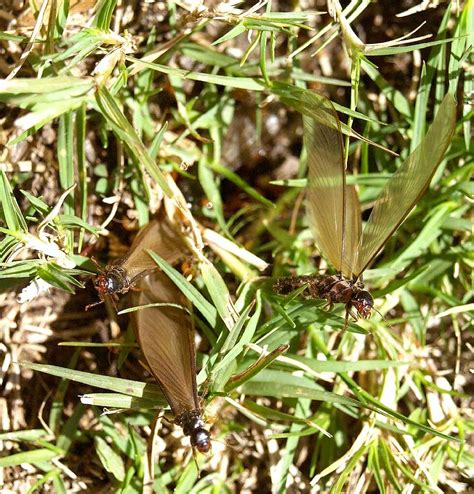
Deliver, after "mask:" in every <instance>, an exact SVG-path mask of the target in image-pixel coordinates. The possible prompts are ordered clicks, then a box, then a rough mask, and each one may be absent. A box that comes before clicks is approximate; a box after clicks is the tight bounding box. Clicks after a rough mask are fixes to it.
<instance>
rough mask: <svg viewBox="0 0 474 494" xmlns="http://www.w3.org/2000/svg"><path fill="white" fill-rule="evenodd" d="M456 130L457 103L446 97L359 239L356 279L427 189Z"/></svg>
mask: <svg viewBox="0 0 474 494" xmlns="http://www.w3.org/2000/svg"><path fill="white" fill-rule="evenodd" d="M455 126H456V101H455V99H454V97H453V96H452V95H451V94H447V95H446V96H445V97H444V99H443V101H442V103H441V105H440V107H439V110H438V113H437V114H436V117H435V119H434V120H433V123H432V124H431V126H430V128H429V129H428V132H427V133H426V136H425V138H424V139H423V140H422V141H421V143H420V145H419V146H418V147H417V148H416V149H415V150H414V151H413V152H412V153H411V154H410V156H408V158H407V159H406V161H405V162H404V163H403V164H402V165H401V166H400V168H399V169H398V171H397V172H396V173H395V174H394V175H393V176H392V178H391V179H390V180H389V181H388V182H387V184H386V185H385V187H384V189H383V190H382V193H381V194H380V196H379V197H378V199H377V201H376V203H375V205H374V208H373V210H372V213H371V214H370V217H369V219H368V221H367V224H366V225H365V227H364V230H363V232H362V237H361V239H360V246H359V249H358V252H359V258H358V259H357V264H356V266H355V270H354V274H355V275H356V276H359V275H360V274H361V273H362V272H363V271H364V270H365V269H366V268H367V266H368V265H369V264H370V263H371V262H372V260H373V259H374V257H375V256H376V255H377V254H378V252H379V251H380V249H381V248H382V247H383V246H384V245H385V242H386V241H387V240H388V239H389V238H390V236H391V235H392V234H393V232H394V231H395V230H396V229H397V228H398V227H399V225H400V224H401V223H402V221H403V220H404V219H405V218H406V217H407V215H408V213H409V212H410V210H411V209H412V208H413V206H415V204H416V203H417V201H418V200H419V199H420V197H421V196H422V194H423V193H424V192H425V190H426V188H427V187H428V185H429V183H430V181H431V178H432V177H433V174H434V172H435V170H436V168H437V167H438V165H439V163H440V162H441V160H442V159H443V156H444V153H445V152H446V150H447V148H448V146H449V143H450V141H451V138H452V136H453V133H454V128H455Z"/></svg>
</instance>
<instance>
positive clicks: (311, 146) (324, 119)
mask: <svg viewBox="0 0 474 494" xmlns="http://www.w3.org/2000/svg"><path fill="white" fill-rule="evenodd" d="M318 115H319V116H320V118H319V119H318V121H316V120H315V119H313V118H310V117H303V132H304V143H305V146H306V152H307V155H308V185H307V188H306V211H307V216H308V220H309V224H310V226H311V231H312V233H313V236H314V240H315V242H316V245H317V247H318V248H319V250H320V252H321V253H322V254H323V255H324V257H326V258H327V259H329V261H330V262H331V263H332V264H333V265H334V267H335V268H336V270H337V271H341V270H342V250H343V231H344V207H345V204H344V201H345V199H344V185H345V170H344V160H343V145H342V134H341V131H340V122H339V118H338V116H337V114H336V111H335V110H334V108H333V107H332V105H331V103H330V101H329V100H326V99H324V100H322V102H321V106H320V108H318Z"/></svg>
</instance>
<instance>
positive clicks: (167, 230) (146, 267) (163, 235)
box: [113, 208, 187, 280]
mask: <svg viewBox="0 0 474 494" xmlns="http://www.w3.org/2000/svg"><path fill="white" fill-rule="evenodd" d="M147 250H152V251H154V252H156V253H157V254H158V255H159V256H160V257H162V258H163V259H165V260H166V261H168V262H169V263H170V264H175V263H176V262H178V261H179V260H180V259H182V257H183V256H184V255H185V253H186V252H187V247H186V245H185V243H184V241H183V239H182V238H181V236H180V234H179V233H178V232H177V230H176V228H175V227H174V226H173V225H172V224H171V223H170V221H169V220H168V218H167V217H166V214H165V212H164V208H161V209H160V211H159V212H158V216H157V217H156V218H155V219H153V220H151V221H150V223H148V225H146V226H145V227H144V228H143V229H142V230H140V232H139V233H138V235H137V236H136V237H135V239H134V241H133V243H132V245H131V247H130V251H129V252H128V254H127V255H126V256H125V257H123V258H121V259H119V260H118V261H116V262H115V263H114V264H113V265H119V266H121V267H122V268H123V269H124V270H125V271H126V273H127V276H128V277H129V279H130V280H134V279H136V278H137V277H140V276H142V275H144V274H146V272H147V271H150V270H155V269H156V268H157V265H156V263H155V261H153V259H152V258H151V257H150V256H149V255H148V254H147Z"/></svg>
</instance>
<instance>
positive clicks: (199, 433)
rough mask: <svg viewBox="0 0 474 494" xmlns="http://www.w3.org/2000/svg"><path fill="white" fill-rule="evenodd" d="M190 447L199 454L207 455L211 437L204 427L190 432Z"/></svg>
mask: <svg viewBox="0 0 474 494" xmlns="http://www.w3.org/2000/svg"><path fill="white" fill-rule="evenodd" d="M190 439H191V446H192V447H193V448H196V449H197V450H198V451H199V452H200V453H208V452H209V451H210V449H211V435H210V434H209V431H208V430H207V429H205V428H204V427H198V428H197V429H194V430H193V431H191V434H190Z"/></svg>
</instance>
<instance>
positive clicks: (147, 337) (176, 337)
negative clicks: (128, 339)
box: [131, 271, 199, 416]
mask: <svg viewBox="0 0 474 494" xmlns="http://www.w3.org/2000/svg"><path fill="white" fill-rule="evenodd" d="M157 302H160V303H172V304H178V305H181V306H183V307H187V305H188V304H187V300H186V298H185V297H184V295H183V294H182V293H181V291H180V290H179V289H178V288H177V287H176V285H175V284H174V283H173V282H172V281H171V280H170V279H169V278H168V276H166V274H164V273H163V272H161V271H156V272H154V273H152V274H150V275H148V276H146V277H144V278H141V279H140V280H139V282H138V283H137V291H134V292H133V293H132V303H133V305H134V306H138V305H145V304H153V303H157ZM131 315H132V323H133V327H134V330H135V335H136V338H137V340H138V342H139V344H140V348H141V350H142V353H143V356H144V358H145V361H146V362H147V364H148V366H149V368H150V371H151V373H152V374H153V376H154V377H155V379H156V380H157V381H158V384H159V385H160V387H161V390H162V391H163V394H164V395H165V397H166V399H167V401H168V403H169V405H170V407H171V410H172V411H173V413H174V415H175V416H178V415H180V414H181V413H182V412H184V411H190V410H196V409H199V403H198V396H197V390H196V351H195V347H194V327H193V323H192V318H191V315H190V314H189V313H188V312H187V311H186V310H183V309H180V308H177V307H169V306H162V307H150V308H145V309H140V310H138V311H136V312H132V313H131Z"/></svg>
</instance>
